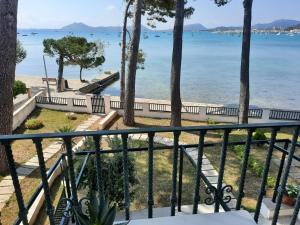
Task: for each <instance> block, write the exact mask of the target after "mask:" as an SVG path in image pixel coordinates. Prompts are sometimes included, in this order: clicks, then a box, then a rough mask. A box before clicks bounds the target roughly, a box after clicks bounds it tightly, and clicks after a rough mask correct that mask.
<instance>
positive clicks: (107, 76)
mask: <svg viewBox="0 0 300 225" xmlns="http://www.w3.org/2000/svg"><path fill="white" fill-rule="evenodd" d="M119 78H120V74H119V72H111V73H104V74H103V75H101V76H99V77H98V78H95V79H93V80H92V81H91V83H90V84H88V85H86V86H84V87H82V88H80V89H79V91H80V92H82V93H84V94H99V93H100V92H101V91H103V90H104V89H105V88H106V87H108V86H109V85H111V84H112V83H114V82H115V81H117V80H118V79H119Z"/></svg>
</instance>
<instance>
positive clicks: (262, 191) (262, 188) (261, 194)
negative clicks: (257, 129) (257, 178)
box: [254, 128, 279, 223]
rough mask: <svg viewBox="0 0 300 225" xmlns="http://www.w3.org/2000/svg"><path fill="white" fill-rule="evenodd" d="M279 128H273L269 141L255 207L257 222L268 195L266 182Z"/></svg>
mask: <svg viewBox="0 0 300 225" xmlns="http://www.w3.org/2000/svg"><path fill="white" fill-rule="evenodd" d="M278 130H279V129H278V128H273V129H272V134H271V140H270V143H269V149H268V154H267V158H266V161H265V166H264V170H263V177H262V181H261V185H260V192H259V195H258V198H257V204H256V209H255V214H254V220H255V222H256V223H257V222H258V217H259V214H260V208H261V203H262V200H263V197H264V196H265V195H266V184H267V179H268V174H269V169H270V164H271V159H272V154H273V149H274V145H275V141H276V136H277V131H278Z"/></svg>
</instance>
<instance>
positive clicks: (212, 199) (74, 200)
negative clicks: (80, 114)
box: [0, 122, 300, 225]
mask: <svg viewBox="0 0 300 225" xmlns="http://www.w3.org/2000/svg"><path fill="white" fill-rule="evenodd" d="M257 128H271V129H272V130H273V133H272V138H271V140H270V141H265V142H264V143H265V144H267V145H268V146H269V153H268V157H267V158H266V163H265V165H264V173H263V174H264V175H263V182H262V184H261V192H260V195H259V196H260V198H261V196H263V195H264V188H265V187H264V186H265V185H266V182H265V181H266V178H267V171H268V167H269V162H270V160H271V157H272V154H271V151H270V150H272V151H273V149H274V150H278V151H280V152H281V153H283V157H282V161H286V163H285V164H283V162H282V163H281V166H280V169H279V171H278V174H277V180H276V186H277V187H278V185H279V183H280V185H281V188H279V189H278V190H277V192H276V193H275V194H274V196H276V208H275V213H274V215H273V223H272V224H273V225H275V224H276V223H277V219H278V213H279V210H280V207H281V199H282V195H283V191H284V189H285V185H286V182H287V179H288V176H289V173H290V169H291V163H292V160H294V159H295V160H297V161H300V157H299V156H296V155H295V154H294V153H295V149H296V146H298V147H299V146H300V145H299V143H298V142H297V139H298V136H299V128H300V123H299V122H294V123H277V124H276V123H275V124H247V125H237V124H233V125H216V126H198V127H175V128H174V127H163V128H141V129H129V130H115V131H113V130H101V131H86V132H73V133H53V134H26V135H6V136H0V143H1V144H2V145H3V146H4V147H5V153H6V158H7V161H8V165H9V169H10V173H11V177H12V180H13V185H14V188H15V193H16V199H17V202H18V206H19V212H18V214H19V217H18V219H17V221H16V222H15V225H19V224H21V223H22V222H23V224H28V219H27V212H28V210H29V209H30V207H31V206H32V205H33V203H34V202H35V200H36V199H37V197H38V196H39V194H40V193H41V191H42V189H43V188H44V189H45V188H46V198H45V201H46V204H45V205H46V206H48V209H50V211H49V210H48V212H50V213H49V216H50V217H52V216H53V215H52V208H51V199H50V196H49V193H47V192H48V191H47V189H48V187H47V180H48V179H49V178H50V176H51V175H53V173H54V172H55V171H56V170H57V169H61V171H62V173H63V176H61V177H62V179H64V181H63V182H64V186H65V190H66V192H67V194H66V196H67V198H65V199H64V200H62V201H64V203H65V204H66V205H67V208H66V210H65V211H64V215H65V218H71V217H72V216H73V214H72V210H74V208H75V209H81V208H82V209H85V208H86V206H87V204H88V203H87V201H88V200H87V199H86V198H84V199H81V200H79V201H78V197H77V189H78V185H79V183H80V181H81V177H82V174H83V172H82V171H83V170H84V169H85V166H86V162H87V161H88V157H89V155H98V159H99V158H100V157H101V155H102V154H111V153H123V172H124V197H125V199H124V200H125V212H126V213H125V215H126V218H125V219H128V218H129V215H130V214H129V213H130V196H129V190H128V188H129V187H128V155H129V154H130V153H132V152H143V151H144V152H146V151H148V153H149V165H148V166H149V174H148V182H149V183H148V185H149V186H148V197H149V199H148V200H149V202H148V206H149V208H151V209H150V210H149V215H150V216H152V211H151V210H152V206H153V201H152V199H153V187H152V185H153V171H152V170H153V166H154V165H153V164H154V163H155V160H153V152H154V151H157V150H166V149H169V150H173V153H174V155H173V161H172V162H173V170H172V196H171V213H172V215H174V214H175V211H174V210H176V208H175V206H176V203H177V202H176V200H177V199H176V198H177V191H178V197H179V196H180V195H181V191H184V190H182V189H181V188H177V172H178V171H177V169H178V165H179V179H182V178H180V177H181V176H182V168H183V164H182V163H183V160H182V155H179V154H178V150H179V149H181V150H182V151H183V153H184V157H187V158H188V159H189V160H190V161H191V163H192V165H193V166H194V168H195V169H197V170H196V171H197V172H198V173H197V177H195V179H196V180H197V181H202V182H203V183H204V184H205V186H207V188H206V193H207V194H209V195H210V196H209V197H208V198H207V199H205V200H204V202H205V203H206V204H209V205H212V204H216V202H217V201H218V203H220V206H221V207H222V208H223V209H224V210H225V211H229V210H230V208H229V207H228V206H227V205H226V204H228V203H229V202H230V201H231V200H232V195H231V193H232V186H230V185H225V186H223V187H222V182H221V181H222V179H221V177H220V178H218V185H219V186H218V187H217V188H216V187H214V186H213V185H212V184H211V181H210V180H209V179H208V178H207V177H206V176H205V175H204V174H203V173H202V170H201V164H202V157H201V155H202V153H203V150H204V148H205V147H212V146H220V144H222V152H223V153H222V154H223V155H221V158H222V159H221V163H220V165H221V166H220V170H222V171H223V169H222V168H223V166H224V165H225V160H226V148H227V146H229V145H245V150H244V156H243V166H242V171H241V175H240V184H239V189H238V190H237V205H236V208H237V209H239V208H240V207H241V202H242V198H243V197H244V182H245V179H246V172H247V165H248V157H249V154H250V147H251V143H257V142H252V133H253V131H254V130H255V129H257ZM279 128H290V129H293V130H294V135H293V138H292V139H291V140H289V139H277V137H276V135H275V132H274V131H275V130H278V129H279ZM237 129H247V130H248V136H247V140H245V141H244V140H243V141H236V142H230V141H228V140H227V139H228V136H227V135H225V133H226V132H227V133H228V131H229V130H237ZM215 130H221V131H223V132H224V136H223V141H222V142H220V143H205V141H204V134H205V132H209V131H215ZM167 132H172V133H174V143H173V145H171V146H157V145H155V144H154V134H157V136H159V134H161V133H167ZM181 132H186V133H191V132H193V133H199V134H200V137H199V143H198V144H189V145H188V144H180V143H179V135H180V133H181ZM132 134H135V135H137V134H148V135H149V141H148V146H146V147H138V148H136V147H128V137H130V136H129V135H132ZM228 134H229V133H228ZM107 135H109V136H112V135H121V136H122V144H123V146H122V147H120V149H114V151H111V150H110V149H100V143H99V142H100V138H101V137H104V136H107ZM76 137H93V138H94V141H95V144H96V145H95V150H91V151H78V152H73V150H72V139H74V138H76ZM57 138H60V139H63V140H64V143H65V146H66V152H64V153H62V155H61V156H60V157H58V160H57V161H56V162H55V163H54V165H53V166H52V167H51V168H50V169H49V170H48V171H47V173H46V168H45V159H44V155H43V154H44V152H43V151H42V146H41V142H40V140H45V139H57ZM18 140H34V141H35V144H36V150H37V153H38V158H39V163H40V168H41V170H42V184H41V185H39V186H38V188H37V190H36V191H35V192H34V194H33V196H32V197H31V198H30V200H29V201H28V204H26V205H25V203H24V200H23V196H22V191H21V187H20V183H19V180H18V174H17V171H16V162H15V160H14V158H13V154H12V149H11V143H12V142H14V141H18ZM277 143H285V146H284V147H280V146H279V145H277ZM288 146H290V148H289V149H288V150H287V148H288ZM188 148H198V150H199V151H198V157H199V158H198V162H199V163H198V164H199V165H198V167H197V163H196V162H195V160H194V159H193V158H192V156H191V155H189V154H188ZM75 155H76V156H80V155H81V156H86V159H85V161H84V163H83V165H82V168H81V170H80V173H79V174H76V173H75V171H74V159H73V157H74V156H75ZM178 156H180V159H179V160H178V158H179V157H178ZM194 158H195V156H194ZM98 166H101V165H100V164H99V165H98ZM199 168H200V169H199ZM222 171H219V174H221V173H220V172H222ZM223 172H224V171H223ZM281 174H282V175H283V176H281ZM99 175H100V174H99ZM95 177H96V176H95ZM97 177H98V176H97ZM280 177H282V178H281V179H280ZM99 178H100V176H99ZM98 180H99V181H101V180H102V179H101V178H100V179H98ZM102 185H103V184H101V183H100V182H99V183H98V186H99V187H101V186H102ZM199 185H200V183H199ZM179 186H181V184H179ZM199 187H200V186H198V187H195V190H196V192H195V193H196V194H197V193H199V192H198V189H196V188H199ZM99 189H102V188H99ZM179 192H180V193H179ZM194 200H195V201H194V202H193V204H194V205H196V204H198V203H199V202H200V201H199V195H195V196H194ZM258 200H259V201H260V199H258ZM179 204H180V203H179ZM193 209H194V208H193ZM196 209H197V208H196ZM299 209H300V196H299V197H298V200H297V203H296V206H295V211H294V215H293V221H292V222H293V223H294V221H295V219H296V215H297V214H298V212H299ZM259 211H260V207H257V213H259ZM293 223H291V224H293ZM61 224H62V223H61ZM63 224H64V223H63Z"/></svg>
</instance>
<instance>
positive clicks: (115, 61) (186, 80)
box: [17, 30, 300, 109]
mask: <svg viewBox="0 0 300 225" xmlns="http://www.w3.org/2000/svg"><path fill="white" fill-rule="evenodd" d="M34 32H37V34H35V35H32V34H31V31H30V30H21V31H19V35H18V38H19V39H20V40H21V42H22V43H23V46H24V48H25V49H26V50H27V58H26V59H25V60H24V61H23V62H22V63H20V64H19V65H17V75H24V76H25V75H27V76H39V77H41V76H44V68H43V61H42V55H43V45H42V43H43V40H44V39H45V38H61V37H63V36H65V35H68V34H69V33H68V32H66V31H61V30H58V31H54V30H38V31H36V30H35V31H34ZM23 35H28V36H23ZM73 35H78V36H85V37H86V38H87V39H88V40H90V41H92V40H93V41H95V40H101V41H102V42H104V43H105V57H106V62H105V64H104V65H103V66H102V67H101V69H93V70H86V71H84V77H85V78H86V79H92V78H94V77H95V76H97V75H99V74H100V73H101V70H102V71H104V70H119V68H120V45H119V43H120V36H119V33H117V32H112V33H105V32H99V33H93V35H91V34H90V33H87V32H81V33H80V32H78V33H74V34H73ZM147 35H148V36H149V38H148V39H144V38H143V36H144V35H142V37H141V48H142V49H143V51H144V52H145V53H146V62H145V69H144V70H138V71H137V81H136V96H137V97H143V98H155V99H169V96H170V70H171V55H172V41H173V39H172V33H170V32H160V33H157V32H155V33H154V32H153V33H152V32H148V34H147ZM157 36H159V37H157ZM241 41H242V38H241V37H240V36H238V35H230V34H220V33H210V32H186V33H185V34H184V44H183V62H182V77H181V94H182V98H183V100H184V101H194V102H203V103H221V104H237V103H238V100H239V76H240V56H241ZM47 68H48V74H49V76H53V77H54V76H57V64H56V61H55V58H49V57H48V58H47ZM64 77H65V78H66V79H78V78H79V68H78V67H74V66H68V67H65V70H64ZM250 77H251V78H250V89H251V104H252V105H256V106H258V107H275V108H287V109H300V35H299V34H296V35H294V36H289V35H286V34H281V35H276V34H253V35H252V42H251V65H250ZM105 93H108V94H112V95H118V94H119V83H118V82H116V83H115V84H113V85H112V86H110V87H109V88H108V89H107V90H106V91H105Z"/></svg>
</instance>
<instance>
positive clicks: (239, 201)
mask: <svg viewBox="0 0 300 225" xmlns="http://www.w3.org/2000/svg"><path fill="white" fill-rule="evenodd" d="M253 132H254V129H253V128H250V129H248V134H247V141H246V146H245V151H244V156H243V164H242V165H243V166H242V171H241V180H240V184H239V192H238V198H237V202H236V210H240V209H241V205H242V199H243V197H244V186H245V179H246V173H247V168H248V159H249V154H250V148H251V142H252V134H253Z"/></svg>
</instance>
